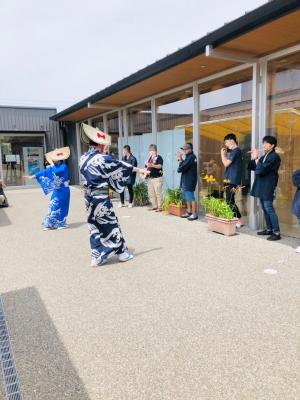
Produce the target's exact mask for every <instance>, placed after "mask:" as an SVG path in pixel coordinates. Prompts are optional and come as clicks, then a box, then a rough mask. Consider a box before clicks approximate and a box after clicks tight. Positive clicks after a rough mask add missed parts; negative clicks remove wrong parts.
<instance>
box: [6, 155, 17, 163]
mask: <svg viewBox="0 0 300 400" xmlns="http://www.w3.org/2000/svg"><path fill="white" fill-rule="evenodd" d="M5 161H6V162H17V157H16V155H15V154H5Z"/></svg>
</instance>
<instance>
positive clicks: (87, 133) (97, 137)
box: [80, 123, 111, 146]
mask: <svg viewBox="0 0 300 400" xmlns="http://www.w3.org/2000/svg"><path fill="white" fill-rule="evenodd" d="M80 137H81V141H82V142H83V143H85V144H90V141H92V142H94V143H97V144H106V145H108V146H110V145H111V137H110V136H109V135H108V134H107V133H104V132H102V131H100V129H99V128H93V127H92V126H90V125H87V124H84V123H82V124H81V132H80Z"/></svg>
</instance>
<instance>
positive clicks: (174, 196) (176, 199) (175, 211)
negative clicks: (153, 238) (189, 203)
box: [162, 188, 186, 217]
mask: <svg viewBox="0 0 300 400" xmlns="http://www.w3.org/2000/svg"><path fill="white" fill-rule="evenodd" d="M162 208H163V211H164V212H165V213H167V214H171V215H176V216H177V217H181V215H183V214H185V213H186V207H185V202H184V198H183V194H182V191H181V189H179V188H177V189H168V190H167V192H166V194H165V196H164V201H163V206H162Z"/></svg>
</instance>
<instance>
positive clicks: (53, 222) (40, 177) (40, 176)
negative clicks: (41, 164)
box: [35, 161, 70, 229]
mask: <svg viewBox="0 0 300 400" xmlns="http://www.w3.org/2000/svg"><path fill="white" fill-rule="evenodd" d="M35 177H36V179H37V181H38V182H39V184H40V185H41V187H42V189H43V191H44V193H45V195H47V194H48V193H51V192H53V193H52V196H51V199H50V203H49V207H48V214H47V215H46V217H45V218H44V221H43V226H44V228H50V229H57V228H63V227H66V225H67V222H66V220H67V216H68V213H69V204H70V188H69V169H68V166H67V164H66V163H65V162H64V161H61V162H60V163H59V164H56V165H53V166H51V167H49V168H46V169H44V170H42V171H39V172H37V173H36V174H35Z"/></svg>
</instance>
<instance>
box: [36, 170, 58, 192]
mask: <svg viewBox="0 0 300 400" xmlns="http://www.w3.org/2000/svg"><path fill="white" fill-rule="evenodd" d="M53 169H54V167H49V168H46V169H43V170H41V171H39V172H37V173H36V174H35V177H36V179H37V181H38V183H39V184H40V186H41V188H42V189H43V192H44V194H46V195H47V194H48V193H50V192H52V191H53V189H54V178H55V173H54V171H53Z"/></svg>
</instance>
